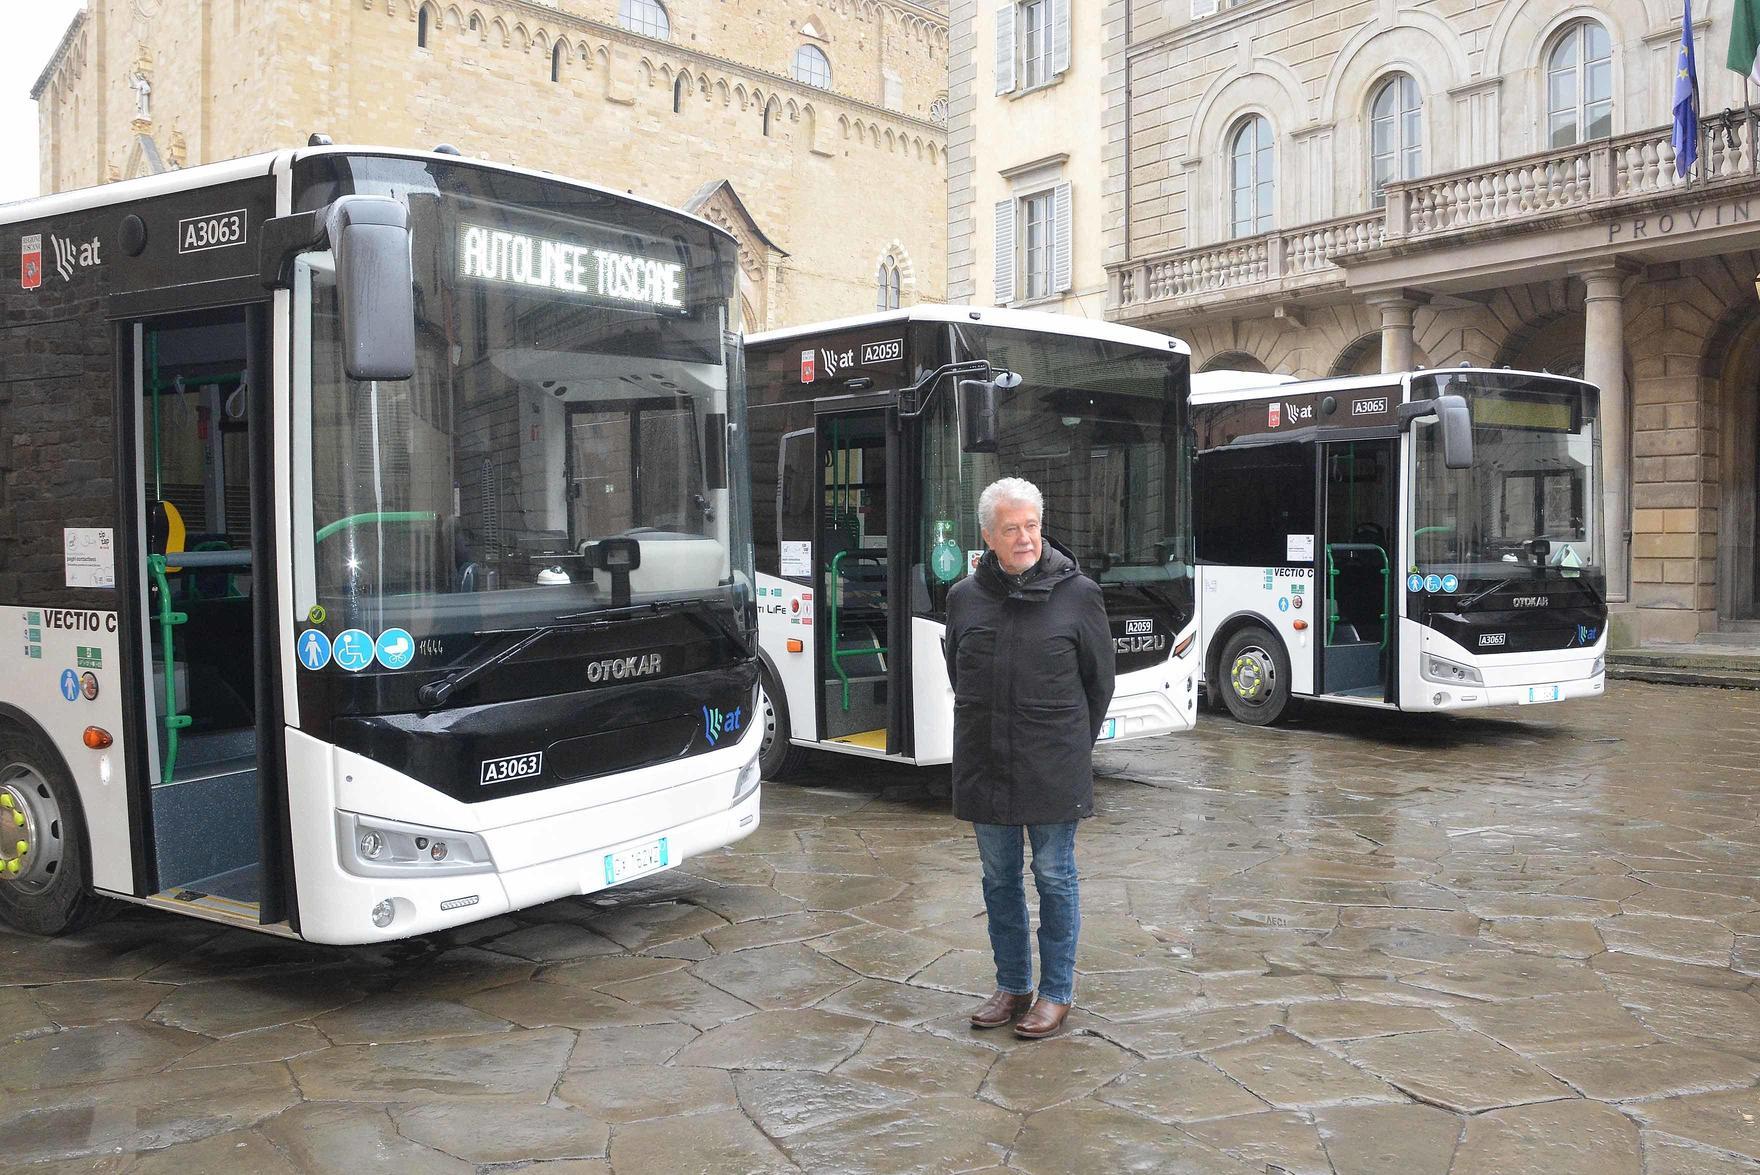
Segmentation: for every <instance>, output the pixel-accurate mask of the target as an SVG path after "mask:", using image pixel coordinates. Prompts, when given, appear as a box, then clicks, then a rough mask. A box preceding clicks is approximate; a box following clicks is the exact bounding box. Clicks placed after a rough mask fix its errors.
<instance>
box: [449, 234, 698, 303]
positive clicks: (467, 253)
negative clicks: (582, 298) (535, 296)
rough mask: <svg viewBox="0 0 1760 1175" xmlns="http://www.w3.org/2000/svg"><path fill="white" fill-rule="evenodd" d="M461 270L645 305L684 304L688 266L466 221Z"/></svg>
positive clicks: (460, 247)
mask: <svg viewBox="0 0 1760 1175" xmlns="http://www.w3.org/2000/svg"><path fill="white" fill-rule="evenodd" d="M458 270H459V273H460V274H461V275H462V276H464V277H468V278H476V279H478V280H480V281H495V282H510V283H512V284H514V285H521V286H534V287H536V288H538V289H543V290H556V291H558V292H561V293H565V294H585V295H588V296H590V297H595V298H609V299H612V300H614V301H618V302H630V303H634V304H636V305H642V306H664V307H667V308H668V309H672V310H683V309H684V305H685V301H684V267H683V266H682V265H680V264H679V263H678V262H676V261H656V260H654V259H652V258H648V257H637V256H635V255H633V254H630V253H620V252H618V251H616V250H614V249H600V248H595V247H593V246H590V245H577V244H574V243H572V242H569V241H557V240H550V239H548V238H545V237H534V236H530V235H527V234H525V233H515V232H508V231H506V230H505V229H495V228H485V227H484V226H482V225H477V224H461V225H459V228H458Z"/></svg>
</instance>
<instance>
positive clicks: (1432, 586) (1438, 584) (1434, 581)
mask: <svg viewBox="0 0 1760 1175" xmlns="http://www.w3.org/2000/svg"><path fill="white" fill-rule="evenodd" d="M1424 590H1425V591H1427V592H1439V591H1441V590H1442V577H1441V576H1440V575H1437V574H1436V573H1435V572H1432V573H1430V574H1429V575H1426V576H1425V577H1424Z"/></svg>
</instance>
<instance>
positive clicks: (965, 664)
mask: <svg viewBox="0 0 1760 1175" xmlns="http://www.w3.org/2000/svg"><path fill="white" fill-rule="evenodd" d="M995 664H996V630H995V629H991V628H972V629H968V630H966V632H965V633H964V634H962V635H961V636H960V638H959V647H958V648H957V649H955V650H954V657H953V666H954V671H955V674H956V681H957V683H958V684H957V685H956V686H955V687H954V694H953V696H954V699H955V700H956V701H960V702H981V703H985V704H988V703H989V702H990V700H991V681H992V679H993V677H994V674H995Z"/></svg>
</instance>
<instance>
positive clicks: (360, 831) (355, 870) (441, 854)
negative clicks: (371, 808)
mask: <svg viewBox="0 0 1760 1175" xmlns="http://www.w3.org/2000/svg"><path fill="white" fill-rule="evenodd" d="M336 849H337V854H338V856H340V858H341V861H342V868H343V869H344V870H345V871H347V872H349V873H352V874H354V875H355V876H357V877H456V876H458V875H459V874H462V873H489V872H492V871H493V870H494V868H495V860H494V858H493V857H491V856H490V855H489V845H488V842H487V841H485V840H484V839H483V838H482V837H480V836H478V835H477V834H476V833H474V832H458V831H456V830H454V829H451V828H429V827H427V826H426V825H422V824H404V823H402V822H400V821H397V820H381V819H380V818H378V817H377V816H362V815H359V814H358V813H355V812H338V813H336Z"/></svg>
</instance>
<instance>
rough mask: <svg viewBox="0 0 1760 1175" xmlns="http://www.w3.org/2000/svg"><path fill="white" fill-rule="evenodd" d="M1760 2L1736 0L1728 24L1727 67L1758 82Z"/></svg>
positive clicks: (1759, 80)
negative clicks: (1733, 11)
mask: <svg viewBox="0 0 1760 1175" xmlns="http://www.w3.org/2000/svg"><path fill="white" fill-rule="evenodd" d="M1757 57H1760V0H1736V2H1735V13H1734V15H1732V16H1731V18H1730V24H1729V61H1728V65H1729V67H1730V68H1731V69H1733V70H1735V71H1736V72H1737V73H1743V74H1747V75H1748V76H1749V77H1750V78H1753V79H1754V81H1756V82H1760V60H1756V58H1757Z"/></svg>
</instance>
